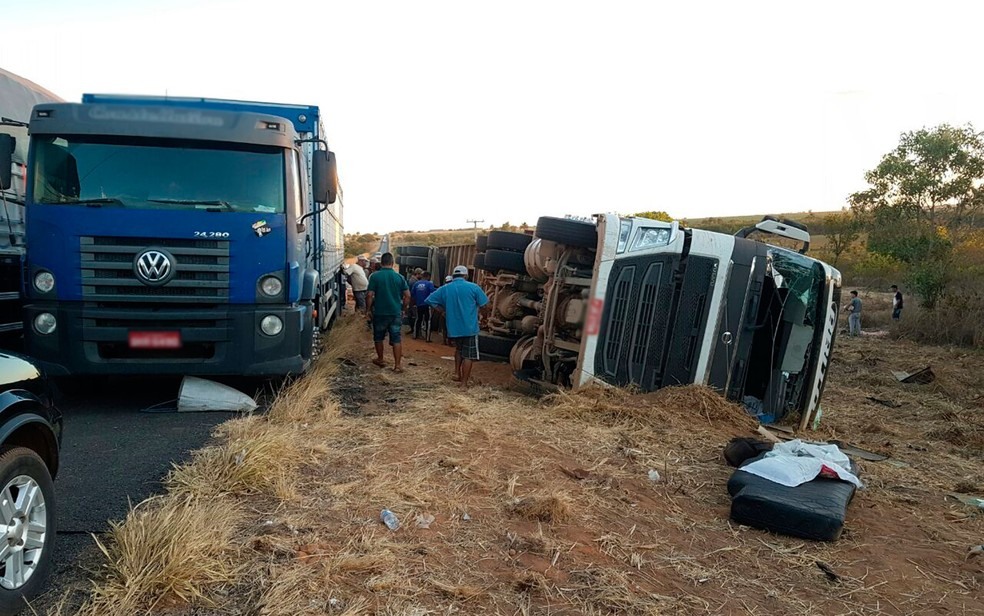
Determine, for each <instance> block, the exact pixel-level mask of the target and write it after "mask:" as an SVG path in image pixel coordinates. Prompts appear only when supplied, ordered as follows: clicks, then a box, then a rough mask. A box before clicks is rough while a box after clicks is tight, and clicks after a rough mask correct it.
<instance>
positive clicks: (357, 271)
mask: <svg viewBox="0 0 984 616" xmlns="http://www.w3.org/2000/svg"><path fill="white" fill-rule="evenodd" d="M342 271H344V272H345V275H346V276H348V279H349V284H350V285H352V297H354V298H355V309H356V310H358V311H359V312H361V313H365V311H366V292H367V291H368V289H369V279H368V278H366V271H365V270H364V269H362V266H361V265H359V263H357V262H356V263H352V264H351V265H346V266H344V267H343V268H342Z"/></svg>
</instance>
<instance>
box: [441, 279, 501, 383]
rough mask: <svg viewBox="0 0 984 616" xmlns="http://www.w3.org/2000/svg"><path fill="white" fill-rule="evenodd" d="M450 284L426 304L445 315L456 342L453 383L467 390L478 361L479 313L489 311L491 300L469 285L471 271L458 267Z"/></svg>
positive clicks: (444, 286) (450, 336) (479, 288)
mask: <svg viewBox="0 0 984 616" xmlns="http://www.w3.org/2000/svg"><path fill="white" fill-rule="evenodd" d="M452 275H453V279H452V280H451V282H449V283H447V284H445V285H443V286H441V287H440V288H438V289H437V290H436V291H434V292H433V293H431V294H430V297H428V298H427V304H428V305H430V306H431V307H433V308H436V309H437V310H439V311H441V312H443V313H444V326H445V328H446V329H447V332H448V337H449V338H450V339H451V341H452V342H454V346H455V351H454V379H453V380H455V381H458V382H459V383H461V388H462V389H466V388H467V387H468V379H469V378H470V377H471V369H472V362H475V361H478V359H479V355H478V311H479V309H481V310H482V312H483V313H484V312H487V311H488V304H489V298H488V297H487V296H486V295H485V291H482V287H480V286H478V285H477V284H475V283H472V282H468V268H467V267H465V266H464V265H458V266H456V267H455V268H454V272H453V273H452Z"/></svg>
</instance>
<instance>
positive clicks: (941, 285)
mask: <svg viewBox="0 0 984 616" xmlns="http://www.w3.org/2000/svg"><path fill="white" fill-rule="evenodd" d="M864 177H865V180H867V182H868V184H869V185H870V187H869V188H868V189H867V190H863V191H860V192H856V193H854V194H852V195H851V196H850V197H849V202H850V204H851V207H852V209H853V210H854V212H855V213H856V214H858V215H859V217H862V219H863V220H864V221H865V223H866V225H867V226H868V250H870V251H871V252H874V253H877V254H882V255H886V256H890V257H893V258H895V259H898V260H899V261H901V262H903V263H905V264H906V265H907V267H908V268H909V273H908V275H907V282H908V283H909V284H910V285H911V286H912V288H913V290H914V291H915V292H916V294H917V295H919V297H920V299H921V300H922V302H923V305H925V306H926V307H929V308H932V307H934V306H935V305H936V303H937V302H938V301H939V299H940V298H941V297H942V296H943V294H944V293H945V291H946V285H947V282H948V280H949V272H950V270H951V266H952V265H953V263H952V259H953V248H954V244H955V243H957V242H959V241H961V239H962V238H965V237H968V236H969V235H970V234H971V233H973V232H974V230H975V228H976V226H977V225H978V224H979V223H980V221H981V218H982V216H984V188H982V184H984V133H978V132H975V131H974V129H973V127H972V126H970V125H967V126H965V127H953V126H950V125H948V124H942V125H940V126H937V127H936V128H933V129H926V128H923V129H921V130H917V131H912V132H908V133H903V134H902V136H901V139H900V140H899V145H898V147H897V148H895V149H894V150H892V151H891V152H889V153H888V154H886V155H885V156H884V157H882V160H881V162H880V163H879V164H878V166H877V167H875V168H874V169H872V170H871V171H868V172H867V173H865V176H864Z"/></svg>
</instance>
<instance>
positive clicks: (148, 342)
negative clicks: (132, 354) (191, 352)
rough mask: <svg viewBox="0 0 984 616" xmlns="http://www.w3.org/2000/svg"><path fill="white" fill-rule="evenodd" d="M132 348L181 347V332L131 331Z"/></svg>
mask: <svg viewBox="0 0 984 616" xmlns="http://www.w3.org/2000/svg"><path fill="white" fill-rule="evenodd" d="M130 348H131V349H180V348H181V332H130Z"/></svg>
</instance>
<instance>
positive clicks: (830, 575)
mask: <svg viewBox="0 0 984 616" xmlns="http://www.w3.org/2000/svg"><path fill="white" fill-rule="evenodd" d="M816 562H817V568H818V569H820V570H821V571H823V574H824V575H826V576H827V579H828V580H830V581H831V582H839V581H840V580H841V576H839V575H837V572H836V571H834V570H833V568H832V567H831V566H830V565H828V564H827V563H825V562H823V561H822V560H818V561H816Z"/></svg>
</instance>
